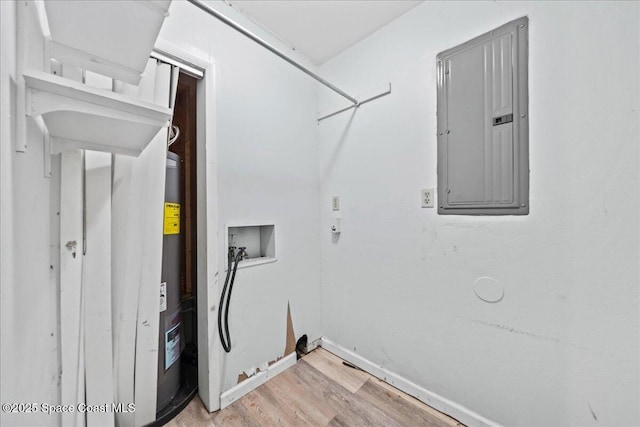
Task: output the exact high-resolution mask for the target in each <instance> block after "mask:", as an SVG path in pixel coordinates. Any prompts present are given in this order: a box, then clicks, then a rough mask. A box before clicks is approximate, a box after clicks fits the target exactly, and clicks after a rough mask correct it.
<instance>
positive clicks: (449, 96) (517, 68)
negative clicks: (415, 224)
mask: <svg viewBox="0 0 640 427" xmlns="http://www.w3.org/2000/svg"><path fill="white" fill-rule="evenodd" d="M526 27H527V19H526V18H522V19H519V20H517V21H514V22H512V23H509V24H507V25H505V26H503V27H500V28H498V29H496V30H494V31H492V32H490V33H487V34H485V35H483V36H480V37H478V38H476V39H474V40H471V41H469V42H467V43H465V44H463V45H461V46H458V47H456V48H453V49H450V50H448V51H445V52H443V53H441V54H440V55H438V193H439V194H440V195H441V196H440V198H439V200H440V203H439V206H438V208H439V209H438V212H439V213H441V214H468V215H505V214H506V215H509V214H515V215H522V214H527V213H528V209H529V203H528V173H529V170H528V138H527V133H528V126H527V125H526V120H527V114H526V110H527V105H526V104H527V84H526V66H527V61H526Z"/></svg>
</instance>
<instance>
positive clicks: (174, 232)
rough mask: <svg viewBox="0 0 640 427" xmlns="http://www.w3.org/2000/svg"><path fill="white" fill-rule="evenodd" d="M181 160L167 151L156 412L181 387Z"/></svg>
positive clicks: (169, 400)
mask: <svg viewBox="0 0 640 427" xmlns="http://www.w3.org/2000/svg"><path fill="white" fill-rule="evenodd" d="M181 167H182V166H181V159H180V156H178V155H177V154H175V153H171V152H169V153H168V154H167V164H166V168H167V174H166V184H165V193H164V229H163V239H162V279H161V285H160V334H159V340H160V341H159V346H158V401H157V411H158V412H160V411H161V410H162V409H164V408H165V407H166V406H167V405H168V404H169V403H170V402H171V400H172V399H173V398H174V397H175V395H176V393H177V392H178V389H179V388H180V352H181V348H180V347H181V339H182V337H181V321H180V320H181V318H180V311H181V305H180V259H181V253H180V239H181V238H182V232H183V230H182V229H183V224H181V221H180V219H181V214H180V213H181V206H180V201H181V196H182V195H181V194H180V192H181V188H182V186H181V185H180V170H181Z"/></svg>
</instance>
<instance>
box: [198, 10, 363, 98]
mask: <svg viewBox="0 0 640 427" xmlns="http://www.w3.org/2000/svg"><path fill="white" fill-rule="evenodd" d="M188 1H189V2H190V3H191V4H193V5H195V6H197V7H199V8H200V9H201V10H203V11H205V12H207V13H208V14H209V15H211V16H213V17H214V18H216V19H218V20H220V21H222V22H223V23H225V24H227V25H228V26H230V27H231V28H233V29H234V30H236V31H238V32H239V33H242V34H244V35H245V36H247V37H248V38H250V39H251V40H253V41H254V42H256V43H258V44H259V45H260V46H262V47H264V48H265V49H267V50H268V51H270V52H271V53H273V54H275V55H277V56H279V57H280V58H282V59H284V60H285V61H287V62H288V63H289V64H291V65H293V66H294V67H296V68H297V69H299V70H300V71H302V72H304V73H305V74H307V75H308V76H311V77H313V78H314V79H316V80H317V81H319V82H320V83H322V84H323V85H325V86H326V87H328V88H329V89H331V90H332V91H334V92H335V93H337V94H339V95H341V96H344V97H345V98H347V99H348V100H349V101H351V102H352V103H353V105H354V106H358V105H359V102H358V100H357V99H356V98H354V97H353V96H351V95H349V94H348V93H346V92H344V91H343V90H341V89H339V88H337V87H336V86H334V85H333V84H331V83H329V82H328V81H326V80H325V79H323V78H322V77H320V76H319V75H317V74H316V73H314V72H313V71H311V70H310V69H308V68H307V67H305V66H304V65H302V64H300V63H298V62H296V61H294V60H293V59H291V58H289V57H288V56H287V55H285V54H284V53H282V52H280V51H279V50H278V49H277V48H275V47H274V46H272V45H270V44H269V43H268V42H266V41H264V40H263V39H261V38H260V37H258V36H256V35H255V34H253V33H252V32H251V31H249V30H247V29H246V28H244V27H243V26H241V25H239V24H237V23H235V22H233V21H232V20H231V19H229V18H227V17H226V16H224V15H223V14H221V13H220V12H218V11H217V10H215V9H214V8H212V7H211V6H209V5H207V4H206V3H205V2H204V1H203V0H188Z"/></svg>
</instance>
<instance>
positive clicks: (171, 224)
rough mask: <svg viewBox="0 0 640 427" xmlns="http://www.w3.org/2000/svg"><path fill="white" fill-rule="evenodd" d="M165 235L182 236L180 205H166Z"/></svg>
mask: <svg viewBox="0 0 640 427" xmlns="http://www.w3.org/2000/svg"><path fill="white" fill-rule="evenodd" d="M164 234H180V204H178V203H165V204H164Z"/></svg>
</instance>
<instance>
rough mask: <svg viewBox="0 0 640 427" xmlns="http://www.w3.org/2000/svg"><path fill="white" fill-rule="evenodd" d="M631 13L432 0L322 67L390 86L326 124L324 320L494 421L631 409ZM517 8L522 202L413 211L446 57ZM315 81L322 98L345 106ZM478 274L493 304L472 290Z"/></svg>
mask: <svg viewBox="0 0 640 427" xmlns="http://www.w3.org/2000/svg"><path fill="white" fill-rule="evenodd" d="M639 10H640V5H639V4H638V3H637V2H622V3H611V2H603V3H595V2H593V3H591V2H566V3H551V2H537V3H534V2H460V3H459V2H425V3H424V4H422V5H420V6H418V7H417V8H415V9H413V10H412V11H410V12H408V13H407V14H405V15H403V16H402V17H400V18H399V19H398V20H396V21H394V22H392V23H391V24H390V25H388V26H386V27H385V28H383V29H381V30H380V31H378V32H377V33H375V34H374V35H372V36H370V37H369V38H367V39H365V40H364V41H362V42H361V43H359V44H357V45H356V46H354V47H353V48H350V49H349V50H347V51H345V52H344V53H342V54H341V55H340V56H338V57H337V58H335V59H333V60H332V61H330V62H329V63H327V64H325V65H324V66H323V67H321V72H322V73H323V74H324V75H325V76H327V77H328V78H329V79H330V80H331V81H334V82H336V84H339V85H341V86H342V87H346V88H349V89H350V91H351V92H354V93H359V92H361V93H362V92H367V91H368V90H369V89H373V88H375V87H377V86H379V85H381V84H383V83H385V82H387V81H390V82H392V84H393V93H392V94H391V95H390V96H388V97H385V98H382V99H379V100H377V101H374V102H372V103H370V104H367V105H365V106H363V107H361V108H360V109H359V110H358V111H357V112H355V114H351V113H343V114H342V115H339V116H336V117H333V118H331V119H328V120H326V121H324V122H322V124H321V125H320V126H319V147H320V179H321V192H320V200H321V209H322V211H321V215H322V220H321V223H322V228H321V231H322V232H321V243H322V332H323V334H324V335H326V336H327V337H329V338H330V339H331V340H334V341H336V342H337V343H339V344H341V345H343V346H345V347H347V348H349V349H352V350H354V351H355V352H357V353H358V354H360V355H362V356H363V357H365V358H367V359H369V360H372V361H373V362H375V363H377V364H380V365H382V366H383V367H385V368H387V369H389V370H391V371H394V372H397V373H398V374H400V375H402V376H404V377H406V378H408V379H410V380H411V381H413V382H415V383H417V384H418V385H420V386H422V387H424V388H426V389H428V390H431V391H433V392H436V393H438V394H440V395H441V396H444V397H446V398H448V399H451V400H453V401H455V402H457V403H460V404H462V405H464V406H466V407H467V408H468V409H470V410H472V411H475V412H477V413H480V414H481V415H483V416H485V417H487V418H489V419H491V420H494V421H495V422H498V423H501V424H505V425H555V426H558V425H581V426H585V425H596V424H599V425H609V426H613V425H616V426H620V425H637V424H638V423H639V422H640V419H639V408H638V402H639V401H640V396H639V391H638V374H639V372H638V350H639V349H638V337H639V329H638V311H639V310H638V307H639V306H638V302H639V301H638V288H639V282H640V281H639V277H638V271H639V269H638V267H639V265H638V264H639V239H638V236H639V229H638V219H639V209H638V198H639V194H640V188H639V185H638V158H639V156H638V142H639V138H638V136H639V134H638V106H639V105H638V104H639V99H638V98H639V97H638V91H639V84H638V78H639V75H640V70H639V65H638V64H639V61H638V54H639V53H638V52H639V44H640V41H639V33H638V27H639V26H638V22H640V16H639ZM524 15H527V16H529V18H530V32H529V36H530V62H529V70H530V79H529V88H530V89H529V93H530V104H529V105H530V107H529V109H530V129H531V130H530V152H531V154H530V168H531V181H530V182H531V198H530V205H531V213H530V214H529V215H528V216H526V217H495V218H488V217H465V216H438V215H437V213H436V209H421V208H420V189H421V188H436V187H437V177H436V80H435V71H436V60H435V58H436V55H437V54H438V53H439V52H441V51H443V50H445V49H448V48H450V47H453V46H456V45H458V44H460V43H463V42H465V41H466V40H469V39H471V38H473V37H475V36H478V35H480V34H483V33H485V32H487V31H489V30H491V29H493V28H496V27H498V26H500V25H502V24H504V23H506V22H508V21H510V20H512V19H516V18H519V17H521V16H524ZM321 93H322V94H323V95H321V97H320V109H321V110H326V109H327V108H328V107H330V106H332V105H335V104H337V103H338V101H337V100H336V99H335V98H333V97H331V98H329V97H325V96H324V92H321ZM333 195H339V196H340V197H341V205H342V212H341V215H342V235H341V236H340V238H339V240H338V241H334V240H332V237H331V234H330V232H329V218H330V216H331V215H332V212H331V211H330V200H331V196H333ZM482 276H489V277H492V278H494V279H496V280H498V281H499V282H500V283H502V285H503V287H504V291H505V296H504V299H503V300H502V301H501V302H499V303H497V304H488V303H485V302H483V301H481V300H480V299H479V298H477V297H476V296H475V294H474V290H473V283H474V281H475V280H476V278H478V277H482ZM596 418H597V420H596Z"/></svg>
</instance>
